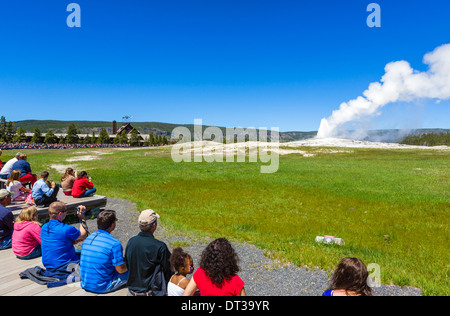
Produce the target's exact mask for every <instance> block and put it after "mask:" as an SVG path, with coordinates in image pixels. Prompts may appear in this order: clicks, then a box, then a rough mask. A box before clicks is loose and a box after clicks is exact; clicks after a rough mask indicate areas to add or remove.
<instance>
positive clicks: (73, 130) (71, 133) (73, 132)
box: [66, 123, 79, 144]
mask: <svg viewBox="0 0 450 316" xmlns="http://www.w3.org/2000/svg"><path fill="white" fill-rule="evenodd" d="M78 140H79V139H78V130H77V127H76V126H75V124H74V123H72V124H70V125H69V128H68V129H67V135H66V144H78Z"/></svg>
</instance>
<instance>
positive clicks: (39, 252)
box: [16, 245, 42, 260]
mask: <svg viewBox="0 0 450 316" xmlns="http://www.w3.org/2000/svg"><path fill="white" fill-rule="evenodd" d="M40 256H42V250H41V245H37V246H36V248H34V250H33V251H32V252H30V254H28V255H26V256H23V257H19V256H16V257H17V258H18V259H21V260H30V259H34V258H37V257H40Z"/></svg>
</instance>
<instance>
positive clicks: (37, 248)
mask: <svg viewBox="0 0 450 316" xmlns="http://www.w3.org/2000/svg"><path fill="white" fill-rule="evenodd" d="M12 250H13V252H14V254H15V255H16V257H17V258H19V259H22V260H28V259H34V258H37V257H40V256H41V255H42V252H41V223H39V222H38V213H37V208H36V207H35V206H30V207H27V208H24V209H23V210H22V211H21V212H20V214H19V216H18V217H17V219H16V222H15V223H14V232H13V241H12Z"/></svg>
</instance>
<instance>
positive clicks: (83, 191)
mask: <svg viewBox="0 0 450 316" xmlns="http://www.w3.org/2000/svg"><path fill="white" fill-rule="evenodd" d="M96 191H97V189H96V188H94V184H93V183H92V181H91V177H88V176H87V173H86V171H81V172H80V174H79V175H78V176H77V178H76V179H75V182H74V183H73V187H72V196H73V197H75V198H82V197H87V196H89V195H91V194H94V193H95V192H96Z"/></svg>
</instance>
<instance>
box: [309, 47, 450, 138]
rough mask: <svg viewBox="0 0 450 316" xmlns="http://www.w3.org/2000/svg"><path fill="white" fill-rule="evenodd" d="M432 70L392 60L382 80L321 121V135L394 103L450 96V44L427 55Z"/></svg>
mask: <svg viewBox="0 0 450 316" xmlns="http://www.w3.org/2000/svg"><path fill="white" fill-rule="evenodd" d="M423 62H424V64H427V65H429V70H428V71H426V72H420V71H417V70H414V69H412V68H411V66H410V64H409V63H408V62H407V61H397V62H391V63H389V64H387V65H386V67H385V72H386V73H385V74H384V76H383V77H382V78H381V83H380V82H373V83H371V84H370V85H369V88H368V89H367V90H366V91H364V92H363V95H364V96H359V97H357V98H356V99H354V100H351V101H348V102H344V103H342V104H341V105H340V107H339V110H335V111H333V113H332V115H331V116H330V117H328V118H323V119H322V121H321V122H320V127H319V131H318V133H317V137H318V138H326V137H338V136H339V135H340V133H341V132H342V127H343V125H344V124H346V123H348V122H353V121H359V120H361V119H363V118H367V117H371V116H374V115H377V114H379V112H378V111H379V109H381V108H382V107H383V106H385V105H386V104H389V103H393V102H401V101H404V102H411V101H414V100H417V99H424V98H427V99H437V102H440V100H446V99H450V44H445V45H442V46H440V47H438V48H436V49H435V50H434V51H433V52H431V53H428V54H426V55H425V56H424V58H423Z"/></svg>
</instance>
